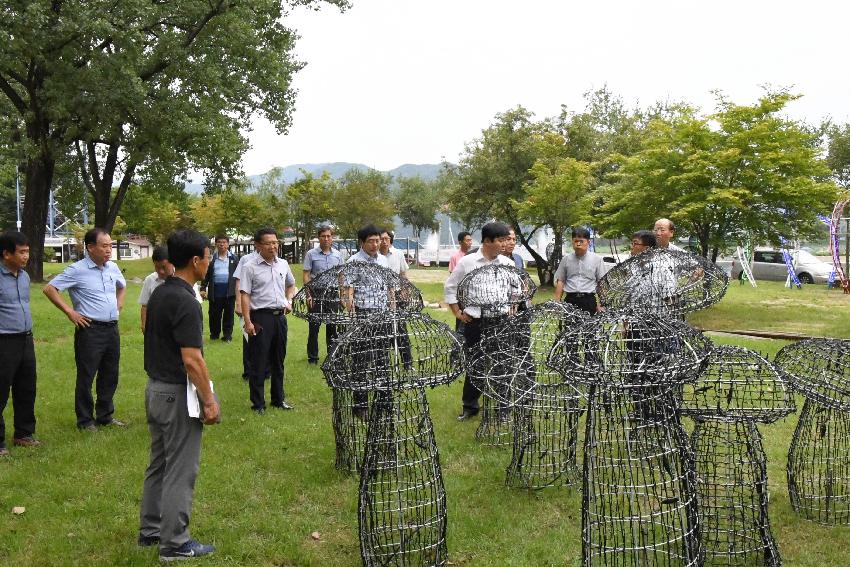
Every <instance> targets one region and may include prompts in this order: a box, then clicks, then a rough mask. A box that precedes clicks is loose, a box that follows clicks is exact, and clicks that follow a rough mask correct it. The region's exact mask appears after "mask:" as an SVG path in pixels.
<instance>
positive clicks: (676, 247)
mask: <svg viewBox="0 0 850 567" xmlns="http://www.w3.org/2000/svg"><path fill="white" fill-rule="evenodd" d="M659 248H662V247H661V246H659ZM667 250H675V251H677V252H684V251H685V249H684V248H680V247H678V246H676V245H675V244H673V243H672V242H668V243H667Z"/></svg>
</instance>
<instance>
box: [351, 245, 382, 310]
mask: <svg viewBox="0 0 850 567" xmlns="http://www.w3.org/2000/svg"><path fill="white" fill-rule="evenodd" d="M348 262H365V263H367V264H378V265H379V266H383V267H385V268H389V267H390V265H389V261H388V260H387V257H386V256H384V255H383V254H381V253H380V252H378V254H377V255H376V256H369V255H368V254H367V253H366V252H364V251H363V249H362V248H361V249H360V250H358V251H357V254H355V255H353V256H352V257H351V258H349V259H348ZM346 283H348V284H349V285H350V286H352V287H353V288H354V307H355V308H356V309H372V310H384V309H387V307H388V306H389V296H390V289H389V288H388V287H387V285H386V283H385V282H383V281H374V282H364V281H349V282H346Z"/></svg>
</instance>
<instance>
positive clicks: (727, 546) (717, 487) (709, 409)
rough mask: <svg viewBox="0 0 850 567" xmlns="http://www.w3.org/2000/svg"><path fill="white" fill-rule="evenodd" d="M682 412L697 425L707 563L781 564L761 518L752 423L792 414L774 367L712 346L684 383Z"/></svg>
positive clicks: (760, 455) (761, 481)
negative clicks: (695, 376) (700, 368)
mask: <svg viewBox="0 0 850 567" xmlns="http://www.w3.org/2000/svg"><path fill="white" fill-rule="evenodd" d="M683 394H684V396H683V404H682V414H683V415H688V416H690V417H692V418H693V419H694V420H695V421H696V426H695V427H694V430H693V433H692V434H691V441H692V443H693V448H694V453H695V461H696V471H697V497H698V500H699V520H700V535H701V538H702V547H703V551H704V552H705V556H706V563H705V564H706V565H728V566H732V565H741V566H744V565H764V566H768V567H775V566H778V565H781V564H782V559H781V557H780V555H779V549H778V548H777V545H776V540H775V539H774V538H773V534H772V533H771V530H770V521H769V519H768V508H767V506H768V492H767V456H766V455H765V452H764V447H763V445H762V436H761V433H760V432H759V430H758V427H756V422H762V423H772V422H774V421H776V420H778V419H781V418H783V417H785V416H786V415H788V414H789V413H791V412H793V411H794V410H795V406H794V397H793V395H792V394H791V391H790V389H789V388H787V387H786V386H785V383H784V381H783V379H782V378H781V376H780V374H779V372H778V371H777V370H776V368H774V366H773V365H772V364H771V363H770V362H769V361H768V360H767V359H765V358H764V357H762V356H761V355H759V354H758V353H756V352H753V351H751V350H748V349H745V348H740V347H729V346H721V347H715V348H714V350H713V351H712V353H711V355H710V356H709V363H708V367H707V368H706V370H705V372H703V373H702V374H701V375H700V378H699V380H698V381H697V382H696V383H694V384H686V385H685V387H684V392H683Z"/></svg>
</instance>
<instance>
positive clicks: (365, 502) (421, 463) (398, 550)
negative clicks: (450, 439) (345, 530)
mask: <svg viewBox="0 0 850 567" xmlns="http://www.w3.org/2000/svg"><path fill="white" fill-rule="evenodd" d="M358 519H359V523H360V551H361V555H362V558H363V565H366V566H372V565H376V566H378V565H379V566H389V565H403V566H405V567H407V566H410V567H420V566H421V567H425V566H436V565H445V564H446V562H447V561H448V551H447V547H446V492H445V489H444V486H443V477H442V473H441V471H440V460H439V456H438V454H437V445H436V442H435V440H434V430H433V425H432V423H431V417H430V414H429V410H428V401H427V399H426V397H425V390H424V389H422V388H417V389H415V390H403V391H400V392H378V393H376V395H375V399H374V401H373V404H372V415H371V417H370V419H369V431H368V434H367V440H366V453H365V456H364V460H363V470H362V472H361V480H360V507H359V511H358Z"/></svg>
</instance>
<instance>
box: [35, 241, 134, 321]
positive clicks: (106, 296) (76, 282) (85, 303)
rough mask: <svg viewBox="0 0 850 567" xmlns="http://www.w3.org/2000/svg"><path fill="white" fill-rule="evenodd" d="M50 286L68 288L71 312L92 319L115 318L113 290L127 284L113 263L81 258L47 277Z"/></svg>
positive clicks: (111, 319) (115, 306) (115, 301)
mask: <svg viewBox="0 0 850 567" xmlns="http://www.w3.org/2000/svg"><path fill="white" fill-rule="evenodd" d="M50 285H52V286H53V287H55V288H56V289H58V290H59V291H65V290H66V289H67V290H68V295H70V296H71V303H73V304H74V311H76V312H77V313H79V314H80V315H82V316H83V317H88V318H89V319H93V320H95V321H117V320H118V298H117V297H116V296H115V293H116V292H117V291H118V289H120V288H123V287H125V286H126V285H127V281H126V280H125V279H124V275H123V274H121V270H120V269H119V268H118V266H117V265H116V264H115V262H107V263H106V264H104V265H103V267H100V266H98V265H97V264H95V263H94V262H93V261H92V259H91V258H89V257H85V258H83V259H82V260H80V261H79V262H74V263H73V264H71V265H70V266H68V267H67V268H65V270H64V271H63V272H62V273H61V274H59V275H58V276H56V277H55V278H53V279H52V280H50Z"/></svg>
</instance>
